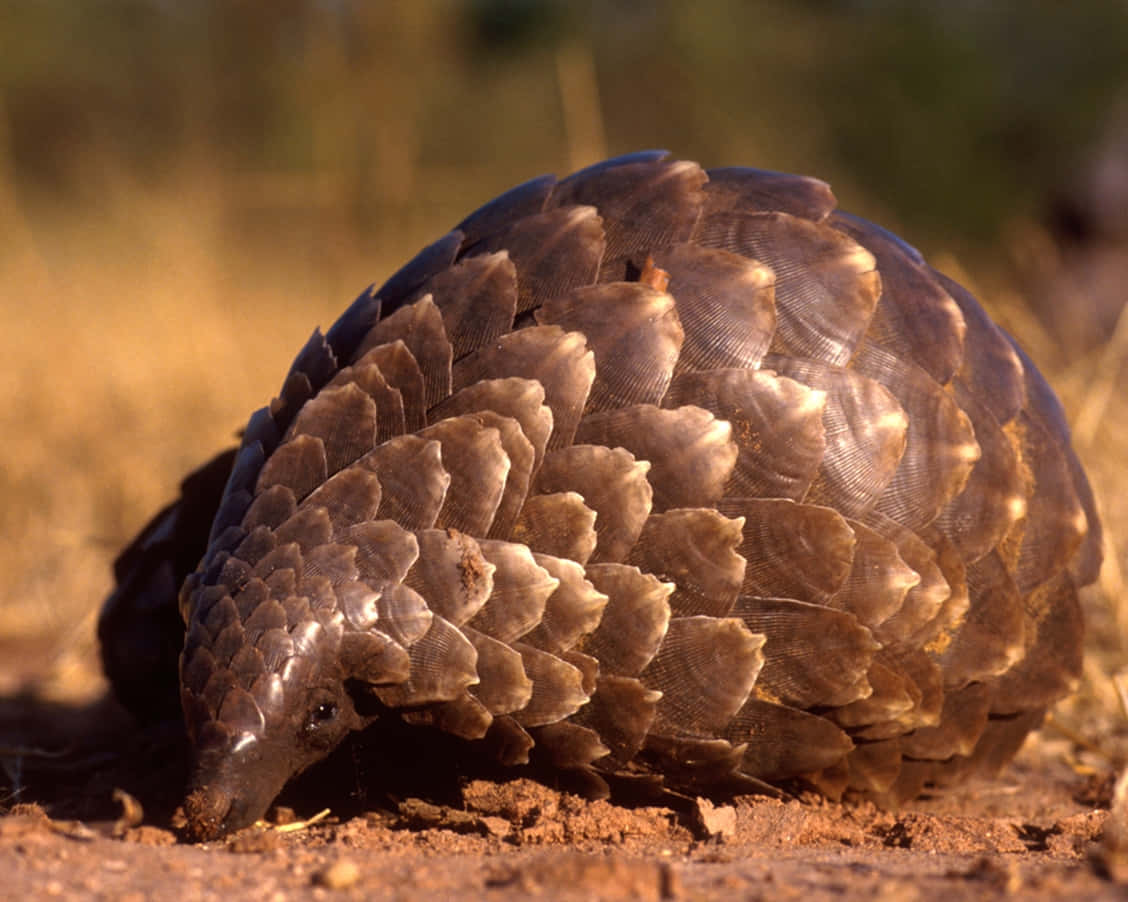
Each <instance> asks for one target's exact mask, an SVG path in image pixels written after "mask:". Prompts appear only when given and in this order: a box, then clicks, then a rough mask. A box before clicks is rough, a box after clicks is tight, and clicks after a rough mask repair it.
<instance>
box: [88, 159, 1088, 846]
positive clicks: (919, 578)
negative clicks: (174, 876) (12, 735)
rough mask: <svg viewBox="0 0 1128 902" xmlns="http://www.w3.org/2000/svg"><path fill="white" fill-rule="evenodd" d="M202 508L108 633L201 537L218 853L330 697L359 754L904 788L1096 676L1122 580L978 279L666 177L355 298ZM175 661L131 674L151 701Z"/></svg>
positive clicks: (670, 777) (504, 200) (184, 611)
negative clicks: (472, 752)
mask: <svg viewBox="0 0 1128 902" xmlns="http://www.w3.org/2000/svg"><path fill="white" fill-rule="evenodd" d="M226 466H227V464H226V463H224V462H221V463H219V464H214V465H213V467H212V471H215V470H216V469H217V468H221V469H226ZM212 471H208V472H212ZM211 481H212V482H213V483H215V480H214V479H213V480H211ZM198 482H200V480H198ZM216 484H217V483H216ZM198 506H199V503H198V501H197V507H198ZM205 507H206V510H207V516H206V517H203V518H201V517H199V516H196V517H194V518H189V517H186V516H181V517H179V519H178V509H177V508H171V509H170V510H169V511H166V512H165V513H164V514H163V515H162V518H163V519H159V520H158V521H156V522H155V523H154V524H152V525H151V526H150V528H149V530H148V531H147V532H146V533H144V534H143V535H142V539H141V540H140V545H141V546H144V547H135V548H134V549H132V551H131V552H130V553H129V554H127V555H126V556H123V559H122V564H121V566H119V574H118V575H119V581H120V582H121V585H122V586H123V588H122V589H119V591H118V592H117V593H116V594H115V596H113V597H112V598H111V601H110V603H109V604H108V605H107V607H106V610H105V613H104V615H103V621H102V629H101V635H102V640H103V644H104V646H105V647H106V649H107V652H106V656H107V659H108V660H117V661H120V660H121V659H123V658H130V656H131V655H130V654H129V653H126V654H120V653H119V654H117V655H116V656H115V654H114V649H115V648H118V649H119V650H120V643H121V642H122V641H124V640H123V639H122V637H123V636H125V635H127V634H128V635H129V636H131V637H133V640H134V641H135V640H136V636H137V630H136V629H133V630H127V629H125V628H124V627H123V626H121V624H122V623H123V622H130V621H132V622H142V623H149V622H152V614H151V612H152V611H157V610H167V609H168V607H169V605H170V604H171V602H170V600H169V591H170V590H169V589H168V588H167V587H166V586H167V585H169V584H172V583H173V579H172V578H169V577H167V576H162V578H161V580H160V581H159V583H160V586H159V587H155V584H154V583H153V582H152V581H150V583H145V579H136V578H135V579H133V581H132V583H131V582H130V581H129V574H130V573H133V574H136V573H137V572H142V573H151V572H154V564H153V561H154V560H155V559H158V560H167V559H168V558H170V556H171V552H170V549H171V548H175V547H177V546H178V545H183V544H184V543H185V542H189V540H191V541H194V542H195V543H196V544H197V546H199V547H205V540H204V537H205V535H206V536H207V538H206V551H205V552H204V555H203V559H202V561H201V562H200V563H199V566H198V567H197V568H196V569H195V571H194V572H193V573H191V575H189V576H188V578H187V580H186V581H185V583H184V585H183V588H182V590H181V593H180V612H181V615H182V617H183V622H184V624H186V631H185V635H186V639H185V644H184V648H183V653H182V655H181V660H180V696H181V701H182V704H183V708H184V714H185V717H186V722H187V725H188V729H189V734H190V736H191V737H192V739H193V742H194V743H195V744H196V747H197V757H198V764H197V771H196V776H195V778H194V781H193V794H192V795H190V796H189V800H188V805H187V809H188V815H189V821H190V825H191V826H193V828H194V832H195V834H196V835H198V836H208V835H214V834H215V833H217V832H221V831H223V830H226V829H231V828H233V827H237V826H240V825H241V824H242V823H245V822H249V821H250V820H253V819H254V818H256V817H258V816H261V814H262V813H263V811H264V810H265V806H266V805H267V804H269V802H270V801H271V798H272V797H273V795H274V793H275V792H277V791H278V789H280V788H281V785H282V783H284V782H285V780H286V779H288V778H289V777H290V776H291V775H292V774H293V773H294V772H296V771H298V770H300V769H302V768H304V767H306V766H308V764H309V763H310V762H311V761H312V760H316V758H318V757H320V756H322V755H323V754H325V753H327V751H328V747H330V746H331V745H332V744H334V743H336V742H337V741H339V739H340V735H338V734H341V735H343V733H342V731H340V730H338V731H337V733H332V734H331V738H330V739H329V740H326V742H324V743H322V745H326V748H324V749H322V748H321V747H320V746H317V745H316V743H314V746H316V747H314V748H313V751H312V752H310V751H308V750H307V749H305V747H304V746H302V749H303V751H302V752H301V753H300V754H299V753H296V752H294V751H293V749H292V748H291V746H290V739H291V738H292V737H291V735H290V734H295V735H296V734H301V736H314V737H315V738H316V729H315V727H316V726H317V720H318V718H320V717H322V716H323V715H324V716H328V714H327V712H328V713H331V714H334V715H335V714H336V713H337V712H336V708H335V705H336V704H337V703H339V701H340V698H339V696H338V695H333V696H332V698H333V699H335V700H336V701H334V702H333V704H328V703H320V705H318V703H317V698H316V697H312V696H310V695H309V694H308V693H307V694H304V695H303V694H301V691H299V690H302V689H303V687H308V686H310V685H313V684H315V683H317V684H318V685H320V683H318V681H319V680H320V681H321V683H324V684H325V685H326V686H328V685H329V684H330V683H331V682H332V681H333V680H336V681H338V682H339V683H347V685H348V697H349V698H351V699H353V700H356V701H357V704H356V706H355V710H353V711H350V718H351V719H350V720H349V721H348V728H349V729H352V728H357V727H359V726H361V725H364V724H367V723H368V722H370V720H371V718H372V717H373V716H384V717H389V716H398V717H401V718H403V719H404V720H407V721H408V722H409V723H412V724H419V725H421V726H423V725H426V726H429V727H431V728H437V729H438V730H442V731H446V732H448V733H452V734H455V735H456V736H459V737H462V738H464V739H465V740H467V741H469V742H474V743H478V744H480V745H481V746H482V747H483V748H485V749H488V750H490V751H491V752H492V753H494V754H496V755H497V757H498V758H499V759H500V760H501V761H502V762H503V763H505V764H512V765H518V764H523V763H527V762H530V761H534V762H537V761H539V762H541V763H547V764H549V765H551V766H554V767H557V768H562V769H566V770H570V771H573V772H576V773H579V774H582V775H583V776H584V777H585V779H586V781H587V785H589V786H591V787H595V788H596V790H597V791H598V790H599V789H600V788H602V787H603V786H604V785H605V784H604V780H603V778H604V777H609V776H612V775H631V776H634V777H639V776H647V775H649V776H650V777H651V778H653V779H661V780H664V781H665V783H666V784H667V785H669V786H672V787H684V788H694V789H699V790H700V789H705V790H707V789H708V788H709V787H710V786H721V785H738V784H739V783H740V782H741V781H745V782H746V783H747V784H748V785H755V784H758V783H762V782H767V783H780V782H783V781H802V782H804V783H806V784H808V785H813V786H815V787H817V788H819V789H821V790H822V791H824V792H826V793H827V794H829V795H832V796H837V795H840V794H841V793H842V792H844V791H846V790H853V791H857V792H860V793H864V794H868V795H870V796H872V797H874V798H877V799H878V800H881V801H885V802H895V801H897V800H901V799H905V798H909V797H912V796H914V795H916V794H917V793H918V792H919V791H920V790H921V788H922V787H923V786H924V785H926V783H929V782H943V781H948V780H951V779H953V778H956V777H959V776H961V775H963V774H965V773H967V772H969V771H976V770H992V769H997V768H998V767H999V766H1000V765H1001V764H1003V763H1004V762H1005V761H1007V760H1008V759H1009V758H1010V756H1011V755H1013V753H1014V752H1015V750H1016V749H1017V748H1018V746H1019V744H1020V743H1021V741H1022V739H1023V738H1024V737H1025V735H1026V734H1027V733H1028V732H1029V731H1030V730H1031V729H1033V728H1036V727H1037V726H1038V725H1039V724H1040V722H1041V721H1042V718H1043V716H1044V713H1045V711H1046V709H1047V707H1048V706H1049V705H1051V704H1052V703H1053V702H1054V701H1055V700H1057V699H1059V698H1060V697H1062V696H1063V695H1064V694H1066V693H1067V692H1069V691H1070V690H1071V689H1072V688H1073V686H1074V685H1075V684H1076V682H1077V679H1078V676H1079V674H1080V670H1081V649H1082V622H1081V612H1080V608H1079V604H1078V598H1077V588H1078V587H1079V586H1082V585H1084V584H1086V583H1089V582H1092V581H1093V580H1094V579H1095V577H1096V573H1097V569H1098V567H1099V564H1100V532H1099V524H1098V520H1097V518H1096V515H1095V512H1094V506H1093V500H1092V495H1091V492H1090V489H1089V486H1088V484H1087V482H1086V479H1085V476H1084V474H1083V473H1082V471H1081V468H1080V466H1079V464H1078V461H1077V459H1076V457H1075V455H1074V453H1073V451H1072V449H1071V447H1070V442H1069V434H1068V430H1067V427H1066V425H1065V421H1064V417H1063V414H1062V410H1061V407H1060V405H1059V403H1058V401H1057V400H1056V398H1055V397H1054V395H1053V393H1052V392H1051V390H1050V389H1049V388H1048V387H1047V385H1046V383H1045V382H1044V381H1043V379H1042V377H1041V376H1040V374H1039V373H1038V371H1037V370H1036V369H1035V368H1034V366H1033V365H1032V364H1031V362H1030V361H1029V360H1028V359H1027V358H1026V357H1025V356H1024V355H1023V353H1022V352H1021V350H1019V349H1018V348H1017V347H1016V346H1015V344H1014V343H1013V341H1012V340H1011V339H1010V338H1009V337H1008V336H1007V335H1006V334H1005V333H1004V332H1003V331H1002V330H1000V329H999V328H998V327H997V326H995V325H994V324H993V323H992V322H991V321H990V319H989V318H988V317H987V315H986V314H985V313H984V311H983V310H982V308H981V307H980V306H979V305H978V304H977V303H976V301H975V300H974V299H973V298H972V297H971V295H970V294H969V293H968V292H967V291H966V290H965V289H963V288H961V287H960V286H959V285H957V284H956V283H954V282H953V281H951V280H949V279H947V278H945V277H944V276H942V275H940V274H939V273H937V272H936V271H935V270H933V269H931V268H930V267H929V266H928V265H927V264H926V263H925V262H924V260H923V259H922V258H921V256H920V254H919V253H918V252H917V251H916V250H915V249H913V248H912V247H910V246H908V245H907V244H905V243H904V242H902V241H901V240H900V239H898V238H896V237H894V236H892V235H890V234H889V233H887V232H885V231H883V230H882V229H880V228H878V227H876V226H874V225H871V224H870V223H867V222H865V221H863V220H861V219H858V218H855V217H853V216H849V215H847V214H844V213H841V212H838V211H836V210H835V201H834V198H833V195H832V194H831V192H830V190H829V188H828V187H827V186H826V185H825V184H824V183H822V182H820V181H817V180H814V179H809V178H803V177H798V176H791V175H781V174H776V173H768V172H764V171H760V170H753V169H718V170H711V171H708V172H706V171H704V170H702V169H701V168H700V167H699V166H698V165H697V164H695V163H691V162H681V161H672V160H669V159H667V158H666V156H665V154H662V153H641V154H635V155H631V156H627V157H622V158H618V159H615V160H611V161H608V162H605V163H602V164H599V165H596V166H593V167H591V168H589V169H586V170H583V171H581V172H578V173H576V174H574V175H572V176H570V177H569V178H566V179H564V180H562V181H556V180H554V179H553V178H551V177H545V178H541V179H536V180H534V181H531V182H528V183H526V184H524V185H521V186H519V187H517V188H515V189H513V190H511V191H509V192H507V193H506V194H504V195H502V196H500V197H499V198H497V199H496V200H494V201H491V202H490V203H488V204H486V205H485V206H484V207H482V208H481V209H479V210H478V211H476V212H475V213H473V214H471V215H470V216H468V217H467V218H466V219H465V220H463V222H462V223H460V224H459V225H458V226H457V227H456V228H455V229H454V230H453V231H451V232H450V233H448V234H447V235H445V236H443V237H442V238H440V239H439V240H438V241H436V242H435V243H434V244H432V245H430V246H429V247H427V248H425V249H424V250H423V251H422V252H421V253H420V254H419V255H418V256H416V257H415V258H414V259H413V260H412V261H410V262H409V263H408V264H407V265H406V266H404V267H403V268H402V269H401V270H400V271H399V272H397V273H396V274H395V275H394V276H392V277H391V278H390V279H389V280H388V281H387V282H386V283H385V284H384V286H383V287H382V288H380V289H379V290H378V291H368V292H365V293H364V294H362V295H361V296H360V297H359V298H358V299H357V301H356V302H355V303H353V305H352V306H351V307H349V309H348V310H346V311H345V313H344V314H343V315H342V316H341V318H340V319H339V320H338V321H337V322H336V324H335V325H333V327H332V328H331V329H329V330H328V332H327V333H326V334H325V335H324V336H323V335H322V334H321V333H320V332H319V331H318V332H315V333H314V334H313V337H312V338H311V339H310V341H309V342H308V343H307V344H306V346H305V347H304V348H303V349H302V350H301V352H300V353H299V354H298V357H297V359H296V360H295V361H294V364H293V367H292V368H291V370H290V373H289V375H288V376H287V377H286V379H285V382H284V384H283V387H282V389H281V392H280V393H279V396H278V397H277V398H276V399H275V400H274V401H273V402H272V403H271V404H270V405H269V406H268V407H266V408H263V409H262V410H260V411H258V412H256V413H255V414H254V415H253V416H252V417H251V419H250V421H249V423H248V425H247V428H246V431H245V433H244V436H243V441H242V446H241V448H240V450H239V451H238V454H237V456H236V458H235V460H234V465H233V467H232V468H231V470H230V475H229V478H228V479H227V482H226V487H225V488H224V489H223V492H222V497H221V498H220V497H218V491H216V490H212V493H211V495H210V496H209V498H208V504H207V505H205ZM213 510H214V511H215V513H214V517H212V516H211V513H212V511H213ZM154 535H157V536H159V537H160V538H161V539H162V541H160V542H156V541H154V539H153V536H154ZM184 569H185V568H184V567H183V566H182V567H181V569H180V571H179V572H178V573H176V574H175V578H179V577H180V576H183V575H184ZM130 586H133V588H130ZM162 593H163V594H162ZM162 628H163V629H164V630H165V634H166V639H167V631H168V627H167V626H165V627H162ZM175 629H179V628H178V627H177V628H175ZM175 638H176V639H179V633H177V634H176V636H175ZM166 644H167V642H166ZM163 666H164V667H165V670H161V669H160V667H157V666H155V665H154V666H152V667H150V669H149V670H147V671H145V672H144V673H142V674H137V673H134V674H132V675H131V674H130V673H128V665H122V666H119V667H118V668H117V670H116V672H114V671H111V677H112V678H113V679H114V681H115V683H117V684H118V686H119V691H120V692H121V694H122V696H123V697H124V698H126V699H136V698H138V693H137V692H131V691H130V690H129V688H128V684H129V682H130V680H131V679H133V680H136V679H141V680H143V681H146V682H147V684H149V685H152V686H160V685H166V686H167V685H169V684H170V683H171V681H172V679H173V677H172V676H171V667H170V665H167V664H166V665H163ZM334 685H335V684H334ZM123 687H124V688H123ZM334 691H335V690H334ZM153 697H156V696H153ZM311 698H312V701H311ZM361 698H362V699H363V701H364V702H365V704H361V703H360V700H361ZM368 703H371V705H369V704H368ZM303 706H304V707H303ZM136 707H137V708H138V709H139V710H140V711H142V712H143V713H144V712H145V711H146V708H145V702H144V700H142V701H138V702H137V704H136ZM295 709H300V710H295ZM307 709H309V710H307ZM330 709H332V710H330ZM362 709H363V710H362ZM372 709H378V710H379V711H380V712H381V714H380V715H373V714H371V713H370V712H371V710H372ZM148 710H149V713H152V711H151V709H148ZM358 712H360V713H358ZM272 731H273V732H272ZM344 732H347V729H345V730H344ZM268 734H269V735H270V736H271V737H273V738H272V739H270V741H269V742H267V741H266V740H265V739H262V737H264V736H267V735H268ZM278 736H282V739H278ZM260 739H261V740H262V742H261V743H260V744H261V745H262V748H263V749H266V751H261V750H260V752H257V753H256V755H257V757H255V756H252V757H251V758H250V759H248V761H249V762H250V763H242V764H240V763H232V762H233V761H234V760H235V759H236V758H238V757H239V755H242V754H243V751H242V750H243V749H244V748H245V747H246V746H248V745H252V746H253V745H254V744H255V742H257V741H259V740H260ZM300 742H306V740H305V739H301V740H300ZM300 742H299V744H300ZM307 744H308V743H307ZM271 756H273V757H271ZM239 760H240V761H241V760H242V759H239ZM259 771H264V772H265V771H270V773H271V776H270V777H269V779H267V778H266V777H264V778H263V780H264V782H265V783H268V784H269V787H268V788H267V789H264V790H263V791H261V792H259V793H258V794H257V795H255V797H254V800H253V801H251V802H247V803H246V805H244V806H243V807H242V808H240V807H239V806H238V805H235V806H234V807H232V794H233V793H237V792H241V791H242V790H236V789H232V788H231V787H233V786H243V785H248V784H251V783H254V781H255V780H256V779H258V776H257V775H258V773H259ZM220 784H222V785H223V786H224V787H227V788H225V789H223V790H222V791H220V790H219V789H216V788H215V787H217V786H219V785H220Z"/></svg>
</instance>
